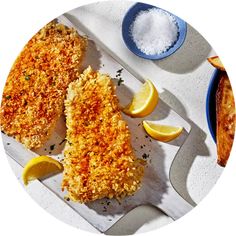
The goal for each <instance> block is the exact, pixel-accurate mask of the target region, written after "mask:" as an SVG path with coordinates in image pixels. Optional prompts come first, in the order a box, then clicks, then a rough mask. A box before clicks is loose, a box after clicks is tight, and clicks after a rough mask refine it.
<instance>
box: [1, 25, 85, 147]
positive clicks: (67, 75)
mask: <svg viewBox="0 0 236 236" xmlns="http://www.w3.org/2000/svg"><path fill="white" fill-rule="evenodd" d="M86 47H87V39H85V38H83V37H81V36H80V35H79V34H78V33H77V32H76V31H75V30H74V29H70V28H67V27H66V26H64V25H62V24H59V23H57V22H56V21H52V22H50V23H49V24H47V25H46V26H45V27H43V28H42V29H41V30H40V31H39V32H38V33H37V34H36V35H34V37H33V38H32V39H31V40H30V41H29V42H28V43H27V44H26V46H25V47H24V49H23V50H22V52H21V53H20V55H19V56H18V58H17V59H16V61H15V63H14V65H13V67H12V68H11V71H10V73H9V76H8V78H7V82H6V85H5V88H4V92H3V97H2V104H1V112H0V119H1V129H2V131H4V132H5V133H6V134H7V135H9V136H13V137H14V138H15V139H16V140H18V141H19V142H21V143H23V144H24V145H25V146H26V147H27V148H39V147H41V146H42V145H43V144H44V143H45V141H46V140H47V139H48V138H49V136H50V135H51V133H52V130H53V129H54V127H55V124H56V121H57V120H58V118H59V117H60V116H61V114H62V113H63V107H64V99H65V96H66V90H67V87H68V85H69V83H70V82H71V81H73V80H75V79H77V78H78V75H79V68H80V65H81V62H82V59H83V57H84V54H85V50H86Z"/></svg>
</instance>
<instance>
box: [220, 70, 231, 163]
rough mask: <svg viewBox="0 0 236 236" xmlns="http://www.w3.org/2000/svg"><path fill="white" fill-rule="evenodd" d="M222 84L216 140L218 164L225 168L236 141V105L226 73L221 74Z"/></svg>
mask: <svg viewBox="0 0 236 236" xmlns="http://www.w3.org/2000/svg"><path fill="white" fill-rule="evenodd" d="M220 76H221V78H220V83H219V85H218V89H217V93H216V117H217V128H216V140H217V154H218V159H217V162H218V164H219V165H221V166H225V165H226V163H227V161H228V158H229V155H230V151H231V148H232V145H233V141H234V132H235V103H234V95H233V91H232V87H231V84H230V81H229V78H228V76H227V74H226V73H225V72H222V73H221V74H220Z"/></svg>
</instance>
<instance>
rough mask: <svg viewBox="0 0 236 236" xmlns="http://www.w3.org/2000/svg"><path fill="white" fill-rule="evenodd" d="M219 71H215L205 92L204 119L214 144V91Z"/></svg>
mask: <svg viewBox="0 0 236 236" xmlns="http://www.w3.org/2000/svg"><path fill="white" fill-rule="evenodd" d="M219 73H220V72H219V70H218V69H215V70H214V72H213V74H212V77H211V79H210V83H209V86H208V90H207V97H206V117H207V124H208V128H209V130H210V134H211V137H212V138H213V140H214V142H215V143H216V91H217V87H218V84H219V77H220V76H219Z"/></svg>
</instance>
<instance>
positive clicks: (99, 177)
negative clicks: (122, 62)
mask: <svg viewBox="0 0 236 236" xmlns="http://www.w3.org/2000/svg"><path fill="white" fill-rule="evenodd" d="M118 105H119V104H118V99H117V97H116V95H115V88H114V86H113V84H112V82H111V79H110V77H109V76H108V75H104V74H100V73H99V72H96V71H93V70H92V69H91V68H88V69H87V70H85V71H84V73H83V74H82V75H81V76H80V79H79V80H76V81H74V82H72V83H71V84H70V85H69V88H68V94H67V99H66V101H65V108H66V125H67V136H66V138H67V143H66V147H65V151H64V161H63V165H64V172H63V182H62V188H63V189H66V190H67V191H68V196H69V198H71V199H72V200H73V201H79V202H88V201H93V200H96V199H101V198H104V197H108V198H113V197H115V198H118V199H119V198H122V197H124V196H126V195H131V194H133V193H134V192H135V191H136V190H137V189H139V187H140V182H141V178H142V176H143V172H144V162H143V160H140V159H136V157H135V155H134V153H133V150H132V147H131V140H130V132H129V129H128V126H127V124H126V122H125V121H124V120H123V119H122V116H121V111H120V108H119V106H118Z"/></svg>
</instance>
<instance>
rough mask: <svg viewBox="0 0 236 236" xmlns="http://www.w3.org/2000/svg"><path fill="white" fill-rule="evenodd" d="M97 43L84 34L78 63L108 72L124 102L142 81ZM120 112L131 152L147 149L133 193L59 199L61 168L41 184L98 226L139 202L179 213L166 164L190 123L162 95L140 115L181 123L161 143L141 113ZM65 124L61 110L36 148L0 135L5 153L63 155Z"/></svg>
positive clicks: (181, 205) (182, 209) (182, 206)
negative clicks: (86, 40)
mask: <svg viewBox="0 0 236 236" xmlns="http://www.w3.org/2000/svg"><path fill="white" fill-rule="evenodd" d="M59 20H60V21H61V22H62V23H64V24H66V25H68V26H72V25H71V23H70V22H69V21H68V20H67V18H65V17H60V19H59ZM73 26H74V27H75V28H76V29H77V30H78V31H79V32H80V33H81V34H86V35H87V36H90V35H91V32H89V31H88V30H86V29H85V28H84V27H83V26H82V25H80V27H79V28H78V27H77V26H78V25H77V24H76V25H75V24H74V25H73ZM81 28H82V29H83V32H82V31H81ZM90 37H91V36H90ZM102 48H103V47H102V45H101V44H100V43H98V42H95V41H93V40H92V39H89V47H88V51H87V55H86V59H85V62H84V66H83V67H84V68H86V67H87V66H88V65H91V66H92V67H93V68H94V69H97V70H99V71H100V72H101V73H107V74H109V75H110V76H111V77H112V78H114V79H113V83H114V84H115V85H116V88H117V90H116V93H117V96H118V98H119V100H120V104H121V106H124V105H127V104H128V103H129V102H130V101H131V98H132V96H133V94H134V93H135V92H137V91H138V90H139V88H140V87H141V85H142V82H140V81H139V80H138V79H136V78H135V77H134V76H133V75H132V74H130V73H129V71H127V70H126V69H125V68H123V67H122V66H121V65H120V64H119V63H118V62H117V61H116V60H115V59H114V58H113V57H111V56H110V55H109V54H108V53H107V52H106V50H104V48H103V49H102ZM120 69H122V72H121V73H120V76H118V74H119V73H117V71H119V70H120ZM120 77H121V78H122V79H123V80H124V82H123V83H122V84H121V85H120V86H118V84H117V82H118V78H120ZM157 89H158V88H157ZM123 118H124V119H125V120H126V121H127V123H128V126H129V129H130V131H131V137H132V146H133V148H134V150H135V153H136V156H137V157H139V158H143V155H144V154H146V160H147V166H146V169H145V175H144V178H143V181H142V187H141V189H140V190H139V191H138V192H137V193H135V194H134V196H131V197H127V198H125V199H123V200H122V201H121V202H118V201H116V200H114V199H113V200H109V199H101V200H98V201H95V202H91V203H88V204H80V203H74V202H72V201H67V200H65V199H64V196H65V195H66V192H62V191H61V180H62V174H58V175H55V176H52V177H50V178H47V179H44V180H41V183H42V184H44V185H45V186H46V187H47V188H49V189H50V190H51V191H53V192H54V193H55V194H56V195H57V196H58V197H59V198H61V199H62V200H64V201H65V203H66V204H68V205H69V206H70V207H72V208H73V209H74V210H75V211H76V212H77V213H79V214H80V215H81V216H82V217H84V218H85V219H86V220H87V221H88V222H89V223H91V224H92V225H93V226H94V227H96V228H97V229H98V230H100V231H101V232H105V231H106V230H107V229H109V228H110V227H111V226H112V225H113V224H115V223H116V222H117V221H118V220H119V219H120V218H121V217H123V216H124V215H125V214H126V213H127V212H129V211H130V210H132V209H133V208H135V207H137V206H139V205H143V204H151V205H154V206H156V207H158V208H159V209H161V210H162V211H163V212H165V213H166V214H167V215H169V216H170V217H172V218H173V219H178V218H179V217H181V216H182V215H184V214H185V213H187V212H188V211H189V210H191V209H192V206H191V205H189V204H188V203H187V202H186V201H185V200H184V199H183V198H182V197H181V196H179V194H178V193H177V192H176V191H175V189H174V187H173V186H172V184H171V182H170V178H169V174H170V169H171V164H172V162H173V160H174V158H175V156H176V154H177V152H178V151H179V149H180V148H181V146H182V145H183V144H184V142H185V140H186V139H187V137H188V134H189V132H190V129H191V127H190V125H189V124H188V122H187V121H185V120H184V119H183V118H182V117H181V116H179V115H178V114H177V113H176V112H175V111H173V110H172V109H171V108H170V107H169V106H168V105H167V104H166V103H165V102H164V101H162V100H159V103H158V106H157V107H156V109H155V110H154V112H153V113H152V114H151V115H149V116H148V117H145V120H151V121H153V122H158V123H161V124H169V125H174V126H182V127H184V131H183V133H182V134H181V136H180V137H179V138H177V139H176V140H174V141H172V142H170V143H162V142H158V141H155V140H153V139H151V138H149V137H148V136H147V135H146V133H145V131H144V130H143V128H142V125H141V121H142V120H143V119H140V118H130V117H128V116H126V115H124V114H123ZM65 130H66V128H65V117H64V116H62V117H61V119H60V120H59V121H58V123H57V127H56V129H55V132H54V133H53V135H52V137H51V138H50V140H49V141H48V142H47V143H46V144H45V146H44V147H42V148H40V149H37V150H31V151H30V150H26V149H25V148H24V147H23V146H22V145H21V144H20V143H18V142H17V141H15V140H14V139H13V138H10V137H8V136H6V135H3V142H4V147H5V150H6V152H7V154H8V155H9V156H10V157H11V158H13V159H14V160H15V161H16V162H17V163H19V164H20V165H21V166H23V167H24V165H25V164H26V163H27V161H28V160H30V159H31V158H32V157H34V156H37V155H44V154H46V155H50V156H52V157H54V158H55V159H57V160H60V159H62V158H63V155H62V151H63V148H64V145H65V142H64V139H65Z"/></svg>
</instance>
